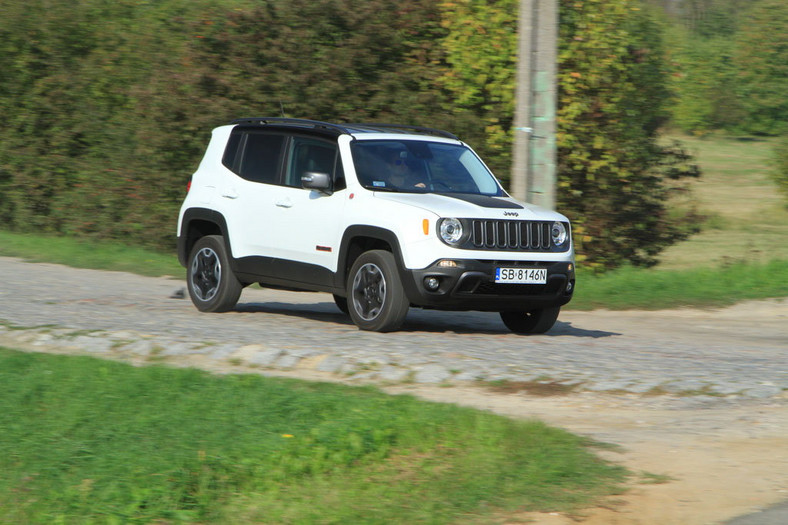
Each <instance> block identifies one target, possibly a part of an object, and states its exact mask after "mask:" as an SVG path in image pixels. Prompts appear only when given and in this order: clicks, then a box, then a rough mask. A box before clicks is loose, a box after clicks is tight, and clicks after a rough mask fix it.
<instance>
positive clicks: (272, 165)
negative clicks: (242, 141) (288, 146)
mask: <svg viewBox="0 0 788 525" xmlns="http://www.w3.org/2000/svg"><path fill="white" fill-rule="evenodd" d="M284 141H285V138H284V136H282V135H271V134H268V133H254V132H248V133H247V134H246V145H245V146H244V148H243V158H242V159H241V165H240V170H239V171H238V174H239V175H240V176H241V177H243V178H244V179H246V180H250V181H254V182H264V183H267V184H274V183H276V182H277V180H276V179H277V174H278V173H279V161H280V159H281V158H282V145H283V144H284Z"/></svg>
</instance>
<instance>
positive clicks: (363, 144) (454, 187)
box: [350, 140, 504, 196]
mask: <svg viewBox="0 0 788 525" xmlns="http://www.w3.org/2000/svg"><path fill="white" fill-rule="evenodd" d="M350 148H351V151H352V152H353V163H354V164H355V166H356V174H357V175H358V179H359V182H360V183H361V184H362V185H363V186H364V187H365V188H367V189H370V190H377V191H396V192H404V193H471V194H476V195H492V196H498V195H504V193H503V191H502V190H501V188H500V186H499V185H498V182H497V181H496V180H495V177H493V175H492V173H490V171H489V170H488V169H487V168H486V167H485V166H484V164H482V162H481V161H480V160H479V158H478V157H477V156H476V155H475V154H474V153H473V152H472V151H471V150H470V149H468V148H467V147H465V146H461V145H459V144H445V143H441V142H425V141H420V140H356V141H354V142H352V143H351V145H350Z"/></svg>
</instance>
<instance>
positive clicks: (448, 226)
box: [438, 219, 462, 245]
mask: <svg viewBox="0 0 788 525" xmlns="http://www.w3.org/2000/svg"><path fill="white" fill-rule="evenodd" d="M438 234H439V235H440V237H441V240H443V242H445V243H446V244H451V245H456V244H459V243H460V241H461V240H462V223H461V222H460V221H459V219H443V220H441V223H440V226H439V227H438Z"/></svg>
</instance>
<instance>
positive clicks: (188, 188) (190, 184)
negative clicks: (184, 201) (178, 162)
mask: <svg viewBox="0 0 788 525" xmlns="http://www.w3.org/2000/svg"><path fill="white" fill-rule="evenodd" d="M190 189H192V179H191V177H190V178H189V182H187V183H186V193H189V190H190Z"/></svg>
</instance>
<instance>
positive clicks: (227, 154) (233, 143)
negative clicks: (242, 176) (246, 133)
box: [222, 129, 243, 173]
mask: <svg viewBox="0 0 788 525" xmlns="http://www.w3.org/2000/svg"><path fill="white" fill-rule="evenodd" d="M241 138H243V133H242V132H240V131H238V130H237V129H234V130H233V131H232V133H231V135H230V140H228V141H227V147H226V148H225V150H224V156H223V157H222V164H224V166H225V167H226V168H227V169H229V170H232V171H234V172H236V173H238V163H237V162H236V160H240V159H239V158H238V146H240V144H241Z"/></svg>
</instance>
